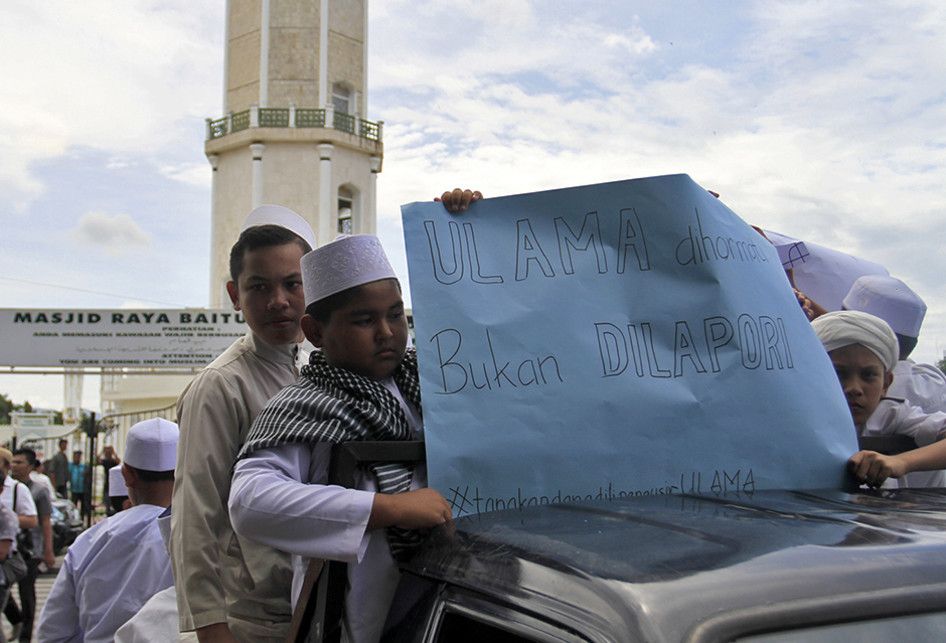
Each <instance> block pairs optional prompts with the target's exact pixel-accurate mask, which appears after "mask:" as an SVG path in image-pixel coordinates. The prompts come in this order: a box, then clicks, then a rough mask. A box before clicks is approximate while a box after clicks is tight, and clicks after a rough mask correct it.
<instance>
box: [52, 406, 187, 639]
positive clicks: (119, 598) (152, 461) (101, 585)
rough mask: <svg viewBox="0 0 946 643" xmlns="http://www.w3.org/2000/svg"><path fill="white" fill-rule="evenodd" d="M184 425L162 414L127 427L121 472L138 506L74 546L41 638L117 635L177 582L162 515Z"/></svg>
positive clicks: (93, 529) (56, 586) (85, 534)
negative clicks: (163, 534)
mask: <svg viewBox="0 0 946 643" xmlns="http://www.w3.org/2000/svg"><path fill="white" fill-rule="evenodd" d="M177 443H178V428H177V425H176V424H174V423H173V422H169V421H167V420H164V419H161V418H153V419H150V420H145V421H143V422H139V423H138V424H136V425H134V426H133V427H132V428H131V430H130V431H129V432H128V439H127V442H126V447H125V462H124V464H122V465H121V466H122V475H123V478H124V481H125V485H126V486H127V488H128V495H129V497H130V498H131V499H132V502H133V503H134V506H133V507H131V508H130V509H128V510H126V511H122V512H120V513H117V514H114V515H113V516H111V517H110V518H108V519H106V520H104V521H102V522H99V523H97V524H95V525H93V526H92V527H91V528H89V529H87V530H86V531H84V532H83V533H82V534H80V535H79V537H78V538H77V539H76V541H75V542H74V543H73V544H72V545H71V546H70V547H69V551H68V553H67V554H66V558H65V560H64V561H63V565H62V568H61V569H60V570H59V575H58V576H57V577H56V582H55V584H54V585H53V588H52V590H51V591H50V593H49V597H48V598H47V599H46V605H45V607H44V608H43V613H42V615H41V616H40V619H39V629H38V632H37V636H38V638H39V640H41V641H49V642H54V641H82V640H84V641H86V643H90V642H93V641H102V642H104V641H111V640H112V639H113V638H114V635H115V631H116V630H117V629H118V628H119V627H120V626H121V625H122V624H123V623H124V622H125V621H127V620H128V619H129V618H131V617H132V616H133V615H134V614H135V613H136V612H137V611H138V609H139V608H140V607H141V606H142V605H144V604H145V602H146V601H147V600H148V599H149V598H151V596H153V595H154V594H155V593H157V592H159V591H161V590H162V589H165V588H167V587H170V586H171V585H172V584H173V582H174V580H173V578H172V576H171V561H170V559H169V558H168V552H167V548H166V547H165V544H164V541H163V539H162V537H161V531H160V528H159V527H158V521H157V518H158V516H159V515H160V514H161V513H162V512H164V510H165V509H166V508H167V507H168V506H170V504H171V491H172V487H173V485H174V466H175V463H176V460H177V458H176V454H177Z"/></svg>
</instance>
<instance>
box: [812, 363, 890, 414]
mask: <svg viewBox="0 0 946 643" xmlns="http://www.w3.org/2000/svg"><path fill="white" fill-rule="evenodd" d="M828 355H829V356H830V357H831V363H832V364H833V365H834V372H835V373H837V374H838V380H840V381H841V388H842V389H843V390H844V397H845V398H846V399H847V404H848V407H849V408H850V409H851V417H852V418H854V424H856V425H857V426H863V425H864V424H866V423H867V418H869V417H870V416H871V413H873V412H874V409H876V408H877V405H878V404H880V398H882V397H883V396H884V394H885V393H886V392H887V388H888V387H889V386H890V383H891V382H893V374H892V373H888V372H886V371H885V370H884V365H883V363H882V362H881V361H880V358H879V357H877V356H876V355H874V353H872V352H871V351H870V350H869V349H867V348H865V347H864V346H862V345H861V344H851V345H849V346H845V347H843V348H838V349H835V350H833V351H831V352H830V353H828Z"/></svg>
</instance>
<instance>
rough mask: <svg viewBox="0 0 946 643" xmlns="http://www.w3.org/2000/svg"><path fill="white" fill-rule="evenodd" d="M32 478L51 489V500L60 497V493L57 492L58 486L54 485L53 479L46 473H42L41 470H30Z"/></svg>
mask: <svg viewBox="0 0 946 643" xmlns="http://www.w3.org/2000/svg"><path fill="white" fill-rule="evenodd" d="M30 480H32V481H33V482H35V483H37V484H39V485H41V486H43V487H44V488H45V489H47V490H49V499H50V500H51V501H52V500H55V499H56V498H58V497H59V495H58V494H57V493H56V487H54V486H53V481H52V480H50V479H49V476H47V475H46V474H45V473H40V472H39V471H30Z"/></svg>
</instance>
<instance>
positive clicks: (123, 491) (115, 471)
mask: <svg viewBox="0 0 946 643" xmlns="http://www.w3.org/2000/svg"><path fill="white" fill-rule="evenodd" d="M127 496H128V487H126V486H125V477H124V476H123V475H122V465H120V464H116V465H115V466H114V467H112V468H111V469H109V470H108V497H109V498H122V497H127Z"/></svg>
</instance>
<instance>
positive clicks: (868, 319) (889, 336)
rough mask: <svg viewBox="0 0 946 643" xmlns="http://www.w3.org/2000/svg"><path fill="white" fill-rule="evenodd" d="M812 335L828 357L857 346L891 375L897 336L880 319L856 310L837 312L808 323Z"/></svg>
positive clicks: (896, 352)
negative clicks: (845, 348)
mask: <svg viewBox="0 0 946 643" xmlns="http://www.w3.org/2000/svg"><path fill="white" fill-rule="evenodd" d="M811 327H812V328H814V329H815V334H816V335H817V336H818V339H820V340H821V343H822V344H824V349H825V350H826V351H828V352H829V353H830V352H831V351H833V350H835V349H838V348H844V347H845V346H850V345H851V344H860V345H861V346H863V347H864V348H866V349H868V350H869V351H870V352H872V353H873V354H874V355H876V356H877V357H878V358H879V359H880V361H881V363H883V365H884V368H885V369H886V370H888V371H893V369H894V367H895V366H896V365H897V359H898V358H899V356H900V347H899V345H898V344H897V336H896V335H894V334H893V331H892V330H891V329H890V326H889V325H888V324H887V322H885V321H884V320H883V319H881V318H880V317H875V316H874V315H871V314H869V313H862V312H860V311H858V310H837V311H835V312H833V313H827V314H825V315H822V316H821V317H818V318H817V319H815V320H814V321H813V322H811Z"/></svg>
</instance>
